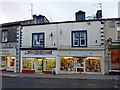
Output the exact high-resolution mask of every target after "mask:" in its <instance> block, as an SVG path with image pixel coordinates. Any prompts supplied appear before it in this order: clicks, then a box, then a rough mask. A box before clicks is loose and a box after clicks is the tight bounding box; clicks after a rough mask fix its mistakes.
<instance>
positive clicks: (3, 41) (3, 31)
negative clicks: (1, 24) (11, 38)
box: [1, 30, 8, 43]
mask: <svg viewBox="0 0 120 90" xmlns="http://www.w3.org/2000/svg"><path fill="white" fill-rule="evenodd" d="M5 32H6V33H7V36H6V38H7V40H6V41H5V40H3V33H4V35H5ZM1 41H2V43H7V42H8V30H2V37H1Z"/></svg>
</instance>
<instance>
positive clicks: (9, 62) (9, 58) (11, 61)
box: [7, 57, 15, 69]
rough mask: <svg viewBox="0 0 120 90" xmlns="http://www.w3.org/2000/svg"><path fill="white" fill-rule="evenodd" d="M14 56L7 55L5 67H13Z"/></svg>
mask: <svg viewBox="0 0 120 90" xmlns="http://www.w3.org/2000/svg"><path fill="white" fill-rule="evenodd" d="M14 61H15V57H7V67H8V68H9V69H14Z"/></svg>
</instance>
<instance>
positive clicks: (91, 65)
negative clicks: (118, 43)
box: [86, 57, 101, 72]
mask: <svg viewBox="0 0 120 90" xmlns="http://www.w3.org/2000/svg"><path fill="white" fill-rule="evenodd" d="M100 71H101V68H100V58H95V57H91V58H89V57H88V58H86V72H100Z"/></svg>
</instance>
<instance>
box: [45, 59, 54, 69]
mask: <svg viewBox="0 0 120 90" xmlns="http://www.w3.org/2000/svg"><path fill="white" fill-rule="evenodd" d="M45 65H46V66H45V70H46V71H51V70H53V69H54V68H55V67H56V60H55V58H46V60H45Z"/></svg>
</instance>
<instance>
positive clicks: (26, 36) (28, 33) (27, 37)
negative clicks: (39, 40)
mask: <svg viewBox="0 0 120 90" xmlns="http://www.w3.org/2000/svg"><path fill="white" fill-rule="evenodd" d="M22 32H23V34H22V45H23V47H32V33H43V32H44V33H45V47H46V48H49V47H57V26H56V25H55V24H53V25H37V26H26V27H23V29H22ZM51 33H53V37H50V36H49V35H50V34H51ZM54 43H55V46H54Z"/></svg>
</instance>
